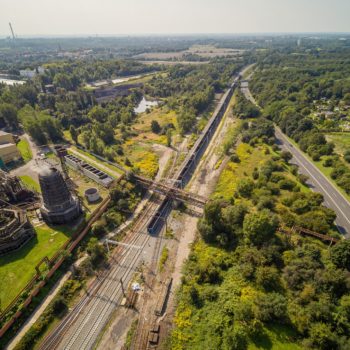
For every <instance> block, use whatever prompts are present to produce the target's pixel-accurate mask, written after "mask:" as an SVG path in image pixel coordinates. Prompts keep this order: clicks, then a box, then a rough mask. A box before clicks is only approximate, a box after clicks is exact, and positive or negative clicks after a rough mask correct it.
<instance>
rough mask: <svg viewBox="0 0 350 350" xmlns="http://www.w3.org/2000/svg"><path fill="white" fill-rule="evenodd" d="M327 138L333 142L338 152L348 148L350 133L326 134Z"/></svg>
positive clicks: (341, 152)
mask: <svg viewBox="0 0 350 350" xmlns="http://www.w3.org/2000/svg"><path fill="white" fill-rule="evenodd" d="M327 140H329V141H331V142H334V144H335V150H336V152H338V153H340V154H344V153H345V151H348V150H350V133H332V134H327Z"/></svg>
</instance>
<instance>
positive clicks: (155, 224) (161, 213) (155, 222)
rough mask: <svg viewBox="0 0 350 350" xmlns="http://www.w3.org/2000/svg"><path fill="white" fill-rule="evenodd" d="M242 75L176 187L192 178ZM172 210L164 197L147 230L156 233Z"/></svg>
mask: <svg viewBox="0 0 350 350" xmlns="http://www.w3.org/2000/svg"><path fill="white" fill-rule="evenodd" d="M239 79H240V76H239V75H238V76H236V77H235V79H234V81H233V83H232V84H231V86H230V88H229V89H228V90H227V91H226V92H225V94H224V95H223V96H222V98H221V100H220V102H219V103H218V105H217V107H216V109H215V111H214V113H213V115H212V116H211V118H210V119H209V121H208V123H207V125H206V127H205V128H204V129H203V131H202V132H201V134H200V136H199V138H198V140H197V141H196V143H195V144H194V145H193V147H192V149H191V150H190V152H189V153H188V155H187V157H186V158H185V160H184V161H183V163H182V165H181V167H180V169H179V170H178V172H177V173H176V175H175V180H176V181H175V186H176V187H182V188H183V187H185V185H186V184H187V182H188V181H189V180H190V178H191V176H192V175H193V172H194V170H195V169H196V167H197V165H198V163H199V161H200V159H201V157H202V155H203V153H204V152H205V150H206V148H207V146H208V144H209V142H210V140H211V138H212V136H213V135H214V133H215V131H216V129H217V127H218V125H219V124H220V121H221V119H222V117H223V116H224V114H225V111H226V109H227V107H228V104H229V102H230V100H231V98H232V95H233V93H234V91H235V88H236V87H237V85H238V81H239ZM170 210H171V199H169V198H164V199H163V201H162V203H161V204H160V206H159V208H158V210H157V211H156V213H155V214H154V216H153V218H152V219H151V221H150V222H149V224H148V226H147V231H148V233H150V234H156V233H157V232H158V231H159V230H160V228H161V227H162V225H163V223H164V218H165V217H166V215H168V213H169V211H170Z"/></svg>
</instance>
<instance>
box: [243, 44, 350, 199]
mask: <svg viewBox="0 0 350 350" xmlns="http://www.w3.org/2000/svg"><path fill="white" fill-rule="evenodd" d="M349 53H350V51H349V49H342V50H340V49H339V50H334V51H331V50H325V51H313V52H311V53H310V52H309V53H307V52H300V53H294V54H287V53H284V52H274V53H273V54H271V56H269V57H268V58H266V59H264V60H263V61H262V62H260V63H259V65H258V69H257V71H256V73H255V74H254V75H253V79H252V82H251V84H250V86H251V90H252V92H253V94H254V96H255V97H256V99H257V101H258V103H259V104H260V105H261V106H262V107H263V109H264V115H265V116H266V117H267V118H269V119H271V120H273V121H274V122H275V123H276V124H277V125H279V126H280V128H281V129H282V131H283V132H284V133H285V134H287V135H288V136H290V137H291V138H292V139H294V140H295V141H296V142H297V143H298V144H299V146H300V148H301V149H302V150H303V151H304V152H307V153H308V154H309V155H310V157H312V159H313V160H314V161H320V160H321V161H322V162H323V165H324V166H325V167H328V168H330V173H331V177H332V178H333V179H334V180H335V181H336V183H337V184H338V185H339V186H340V187H341V188H343V189H344V190H345V192H346V193H348V194H349V193H350V168H349V167H348V166H347V165H346V160H344V159H342V157H340V156H339V155H338V154H336V153H334V144H333V143H332V142H327V139H326V137H325V135H324V132H323V130H322V129H323V124H328V125H329V120H327V119H325V117H324V113H323V114H322V113H316V114H315V113H313V108H314V106H315V105H316V106H317V105H319V106H320V107H322V108H323V106H322V105H324V104H325V105H326V106H325V108H326V112H327V111H329V112H330V113H333V112H332V111H333V110H334V109H335V108H337V109H338V110H339V109H342V108H346V106H347V105H348V104H349V101H350V80H349V79H348V77H349V75H350V59H349ZM335 106H338V107H335ZM320 107H319V108H320ZM344 117H345V118H346V113H345V114H344V115H343V116H342V118H344ZM337 123H338V124H339V120H338V122H337ZM326 128H327V127H326Z"/></svg>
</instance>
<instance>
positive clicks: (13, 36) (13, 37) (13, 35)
mask: <svg viewBox="0 0 350 350" xmlns="http://www.w3.org/2000/svg"><path fill="white" fill-rule="evenodd" d="M9 26H10V30H11V33H12V39H13V41H14V40H15V39H16V37H15V33H14V31H13V28H12V24H11V22H9Z"/></svg>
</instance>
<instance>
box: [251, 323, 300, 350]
mask: <svg viewBox="0 0 350 350" xmlns="http://www.w3.org/2000/svg"><path fill="white" fill-rule="evenodd" d="M263 349H264V350H265V349H266V350H282V349H283V350H301V349H303V348H302V347H301V346H300V345H298V344H297V342H296V334H295V333H294V332H293V330H292V329H290V328H288V327H285V326H283V325H273V326H269V327H268V328H266V327H265V328H264V334H262V335H259V336H257V337H255V338H254V339H252V341H251V342H250V343H249V345H248V350H263Z"/></svg>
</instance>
